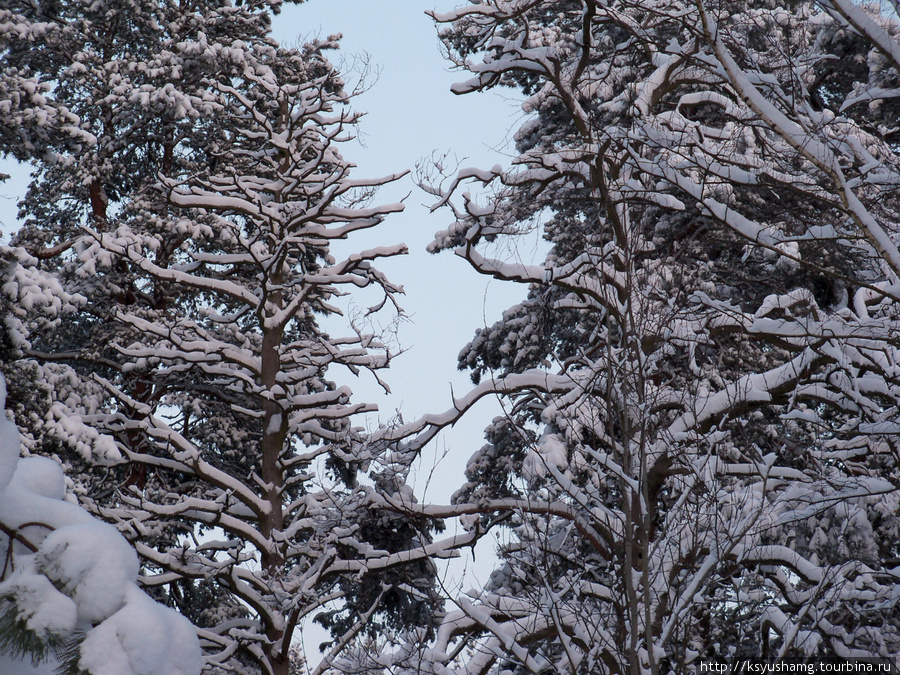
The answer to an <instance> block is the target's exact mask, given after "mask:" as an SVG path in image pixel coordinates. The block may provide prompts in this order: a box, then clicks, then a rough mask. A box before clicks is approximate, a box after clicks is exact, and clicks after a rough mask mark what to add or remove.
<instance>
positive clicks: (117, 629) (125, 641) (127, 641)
mask: <svg viewBox="0 0 900 675" xmlns="http://www.w3.org/2000/svg"><path fill="white" fill-rule="evenodd" d="M5 404H6V385H5V383H4V382H3V379H2V377H0V409H4V408H5ZM20 444H21V441H20V438H19V434H18V430H17V429H16V427H15V425H14V424H13V423H12V422H10V421H9V420H7V419H6V418H5V417H3V416H2V414H0V524H2V526H3V527H4V528H6V530H7V531H11V532H15V533H16V534H17V536H18V537H19V541H18V542H16V543H14V544H13V563H14V567H13V569H14V571H13V572H12V574H10V575H9V576H7V577H6V578H5V579H4V580H3V581H2V582H0V596H5V597H7V598H10V599H12V600H13V601H14V602H15V604H16V607H17V609H18V611H19V615H20V616H21V618H22V619H24V620H25V621H26V623H27V625H28V627H29V628H30V629H31V630H32V631H34V632H35V633H36V634H37V635H39V636H41V637H47V636H49V635H58V636H66V635H68V634H70V633H72V632H73V631H75V630H84V631H85V639H84V642H83V643H82V645H81V648H80V651H81V658H80V661H79V667H81V668H82V669H84V670H85V671H87V672H88V673H90V675H161V674H163V673H165V674H166V675H199V673H200V669H201V666H202V657H201V654H200V643H199V641H198V639H197V634H196V631H195V630H194V627H193V626H192V625H191V623H190V622H189V621H188V620H187V619H185V618H184V617H183V616H181V615H180V614H178V613H177V612H175V611H173V610H171V609H169V608H167V607H164V606H162V605H160V604H158V603H156V602H154V601H153V600H151V599H150V598H149V597H148V596H147V595H146V594H145V593H144V592H143V591H141V590H140V588H139V587H138V585H137V583H136V582H137V576H138V572H139V569H140V565H139V563H138V558H137V555H136V554H135V552H134V549H133V548H132V547H131V545H130V544H129V543H128V542H127V541H126V540H125V538H124V537H123V536H122V535H121V534H119V533H118V532H117V531H116V529H115V528H114V527H112V526H110V525H107V524H105V523H101V522H100V521H98V520H95V519H94V518H93V517H92V516H91V515H90V514H89V513H88V512H87V511H85V510H84V509H82V508H81V507H79V506H76V505H74V504H70V503H68V502H65V501H63V496H64V494H65V483H64V476H63V472H62V469H61V468H60V467H59V465H57V464H56V462H54V461H53V460H51V459H48V458H44V457H27V458H22V459H20V458H19V449H20ZM8 545H9V541H8V540H7V539H6V537H5V536H2V535H0V548H6V546H8ZM47 667H49V665H48V664H43V665H40V666H38V667H36V668H35V667H32V666H31V663H30V661H28V660H26V661H24V662H20V661H14V660H10V659H8V658H7V657H4V656H2V655H0V672H3V673H7V674H10V673H12V674H20V673H21V674H25V673H43V672H45V670H46V669H47ZM50 670H52V668H51V669H50ZM48 672H49V671H48Z"/></svg>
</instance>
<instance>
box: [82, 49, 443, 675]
mask: <svg viewBox="0 0 900 675" xmlns="http://www.w3.org/2000/svg"><path fill="white" fill-rule="evenodd" d="M235 51H236V50H235ZM233 58H236V55H233ZM244 58H246V60H247V62H248V64H249V65H248V68H247V69H246V70H245V72H244V74H243V75H242V76H241V77H240V78H232V81H231V82H229V83H222V82H215V81H210V82H209V86H210V97H211V99H212V100H213V105H216V106H217V107H218V110H219V112H218V115H219V117H220V118H221V119H223V120H225V121H226V122H227V123H226V125H225V126H226V128H227V129H228V133H229V139H228V145H227V147H223V149H222V151H221V153H220V157H219V162H218V165H217V169H216V171H208V172H204V173H202V174H199V175H196V174H195V175H193V176H185V177H184V178H183V179H182V178H174V177H170V178H165V179H164V180H165V184H166V186H167V187H168V189H169V191H170V200H171V202H172V203H173V204H174V205H175V206H176V207H178V208H179V209H180V215H179V217H178V219H177V220H174V221H170V227H172V228H174V229H176V230H178V231H180V232H181V233H182V234H183V237H182V239H183V244H182V245H181V247H180V248H179V250H178V251H177V252H176V253H175V254H174V255H173V256H172V259H171V260H170V264H168V265H165V266H163V265H160V264H159V263H158V261H157V257H156V250H157V247H158V245H159V242H158V240H157V239H155V238H153V237H150V236H147V234H146V232H145V231H144V230H142V229H132V228H131V227H129V224H128V223H120V224H119V226H118V227H117V228H116V230H115V231H113V232H103V231H100V230H97V229H91V228H89V229H88V231H89V233H90V236H91V237H92V239H93V242H92V243H91V244H89V245H87V246H86V247H85V248H84V250H83V251H82V252H81V254H80V259H81V260H82V261H83V262H84V264H87V265H90V266H94V265H96V269H98V270H100V269H102V268H103V266H104V264H105V263H104V261H110V263H112V264H120V263H123V262H124V263H127V264H128V265H130V266H133V267H134V268H135V269H137V270H140V273H141V274H142V275H146V278H147V279H150V280H152V281H153V283H155V284H172V285H177V286H178V287H179V288H180V289H181V290H182V292H185V293H186V292H188V291H190V292H191V294H192V296H191V297H192V298H193V303H192V304H191V305H187V304H183V305H180V306H179V307H178V308H177V311H176V309H175V308H172V309H170V310H169V311H168V312H166V313H165V314H163V313H160V314H156V315H154V316H152V317H147V316H146V315H145V314H144V313H143V312H139V311H128V310H127V309H117V310H116V311H115V315H114V316H115V319H116V320H117V321H119V322H121V323H122V324H124V325H127V326H130V327H131V328H133V333H132V334H133V335H134V336H135V338H133V339H132V340H131V341H129V342H127V343H125V342H122V343H120V344H117V345H116V346H115V349H116V351H117V353H118V354H119V355H120V356H121V357H122V358H124V359H125V362H126V365H125V369H126V370H134V371H137V372H140V373H141V382H142V383H143V385H144V386H145V387H146V388H147V389H148V390H151V391H152V392H153V394H152V396H150V397H149V398H148V399H147V400H150V401H153V402H155V403H154V405H150V404H148V403H147V402H146V401H141V400H138V399H137V398H136V397H134V396H133V395H130V394H129V392H128V391H126V390H125V389H124V388H123V387H121V386H119V385H118V384H116V382H115V381H114V380H113V379H112V378H104V377H101V376H99V375H97V376H96V379H97V380H98V381H100V382H102V384H103V385H104V386H105V387H106V388H107V389H108V391H109V392H110V393H111V394H112V396H113V397H114V398H115V400H116V401H117V409H116V411H115V412H114V413H113V414H111V415H110V414H105V413H104V414H98V415H94V416H85V418H84V420H85V421H86V422H88V423H89V424H91V425H93V426H95V427H104V428H107V429H110V430H111V431H113V432H114V433H115V434H116V436H117V438H118V439H119V440H120V447H121V448H122V451H123V452H124V454H125V455H126V457H127V459H128V461H129V462H130V463H131V464H132V465H134V466H140V467H144V471H143V472H142V474H141V475H142V480H141V481H140V482H138V483H134V484H133V485H131V486H128V487H129V488H131V489H127V488H126V489H125V490H123V493H122V495H121V498H120V503H119V504H118V505H117V506H115V507H106V508H103V509H102V510H101V512H102V513H103V514H104V515H105V516H106V517H107V518H113V519H115V520H117V522H118V523H119V525H120V527H121V528H122V529H123V530H124V531H128V532H131V533H133V535H132V536H133V538H134V539H135V543H136V546H137V549H138V551H139V553H140V554H141V556H142V557H143V559H144V560H145V564H146V565H147V566H148V567H149V568H150V569H151V570H153V571H154V572H156V575H155V578H154V577H153V576H148V578H145V580H144V582H145V583H146V584H151V585H152V584H154V583H158V584H161V585H167V586H170V587H173V588H178V583H179V582H182V581H184V580H190V579H207V580H212V581H214V582H215V583H216V585H217V588H218V589H220V590H225V591H227V593H228V595H229V598H230V599H231V604H230V608H231V616H227V617H216V618H215V620H212V619H210V618H208V617H204V619H203V622H202V623H206V624H207V627H206V628H205V629H204V630H202V631H201V636H202V637H203V638H204V640H205V642H206V644H207V646H208V647H213V646H214V647H218V648H219V649H220V652H219V654H212V655H211V656H210V657H209V660H210V662H211V663H216V662H218V661H219V660H221V661H223V662H225V663H228V664H230V666H232V667H233V665H234V664H233V663H232V661H233V659H234V658H235V657H236V656H243V657H245V658H246V657H250V658H251V660H252V661H255V665H253V666H251V670H250V671H248V672H253V670H254V669H258V668H262V669H263V671H264V672H271V673H281V672H285V673H286V672H287V668H288V659H287V656H288V653H289V648H290V643H291V639H292V636H293V632H294V630H295V629H296V627H297V625H298V624H299V622H301V621H304V620H306V619H308V618H310V617H311V616H314V615H315V614H316V613H317V612H319V611H324V610H326V609H331V606H332V605H336V606H337V607H339V608H340V607H345V608H347V610H348V611H349V615H346V614H345V615H344V616H343V621H339V622H337V623H336V624H335V625H336V626H340V627H341V630H340V633H339V634H338V635H337V636H336V637H337V640H336V644H335V648H334V651H335V652H339V651H340V650H341V649H342V648H343V647H344V646H345V645H346V644H347V643H348V642H349V641H350V640H352V639H353V638H354V637H355V636H356V635H357V634H358V633H360V632H361V631H362V630H364V629H366V628H367V625H366V624H367V621H368V620H369V619H370V617H371V615H373V614H375V613H376V612H382V611H383V608H384V607H390V606H392V605H393V606H410V605H411V606H413V607H416V606H418V607H420V608H422V609H424V610H425V614H424V616H426V617H427V607H428V605H429V604H430V603H431V602H432V598H431V596H430V595H429V588H428V583H429V580H428V575H429V574H430V572H431V567H430V565H429V564H428V563H427V561H424V560H422V561H421V562H420V563H418V567H417V571H416V573H414V574H411V575H410V576H409V578H406V579H402V580H400V579H395V580H394V583H391V582H389V581H382V582H379V577H378V575H377V572H378V571H379V570H386V569H387V568H390V567H397V566H400V564H401V563H404V562H408V560H409V556H408V555H406V553H407V552H406V550H405V548H406V547H408V546H412V547H416V546H418V545H419V544H420V543H422V542H421V541H420V537H421V536H422V535H420V534H419V533H418V532H416V531H415V530H412V531H409V532H408V536H407V537H406V541H394V542H392V543H393V544H394V547H395V548H394V550H390V551H388V550H386V548H385V547H383V546H380V545H377V544H378V543H379V537H383V536H384V534H385V533H394V535H395V536H394V538H395V539H398V540H399V539H401V537H398V536H397V532H398V527H399V520H398V519H396V518H393V517H381V516H378V515H377V514H372V513H370V511H369V507H370V506H371V501H372V493H373V488H371V487H366V486H361V485H359V484H358V483H357V481H356V474H357V471H358V470H360V469H369V470H371V471H372V472H373V473H374V474H376V475H377V474H379V471H380V470H381V469H384V470H386V471H391V470H392V467H390V466H388V464H387V460H388V458H386V457H381V456H377V455H376V454H375V453H360V452H357V451H356V450H355V449H356V448H358V447H359V443H358V442H357V443H355V442H354V439H355V436H357V435H358V434H357V432H355V431H354V430H353V429H352V428H351V427H350V418H351V417H352V416H353V415H354V414H357V413H360V412H365V411H367V410H372V409H374V406H371V405H368V404H365V403H352V402H351V401H350V396H351V392H350V389H349V388H347V387H346V386H338V385H336V384H335V383H333V382H332V381H330V380H329V379H326V371H330V372H333V371H334V369H335V368H339V367H345V368H346V369H347V370H348V371H349V372H353V373H358V372H360V371H372V372H374V371H376V370H379V369H381V368H384V367H386V366H387V365H388V362H389V360H390V353H389V352H388V348H387V346H386V345H383V344H381V342H380V341H379V339H378V338H377V337H376V336H375V335H372V334H369V333H365V332H363V331H362V330H361V329H360V330H358V331H357V332H355V333H354V334H352V335H350V336H349V337H340V338H338V337H332V336H331V335H329V334H328V333H327V332H325V330H324V329H323V328H322V327H321V326H320V325H319V321H320V318H319V317H322V316H328V315H334V314H337V313H339V311H338V310H337V309H336V308H335V307H333V306H332V305H331V304H330V302H331V301H332V299H333V298H334V297H336V296H339V295H342V294H345V293H346V292H347V291H344V290H343V289H345V288H348V287H349V288H377V289H379V291H380V293H381V297H380V298H379V299H377V302H376V303H375V306H373V307H372V308H371V309H370V311H372V312H375V311H378V310H379V309H381V308H382V307H384V306H386V305H387V306H389V307H390V306H395V296H396V294H397V293H399V292H400V290H401V289H400V288H399V287H397V286H394V285H393V284H391V283H390V282H389V281H388V280H387V279H386V278H385V277H384V276H383V275H382V274H381V273H380V272H379V271H378V270H377V269H376V268H375V267H374V264H373V262H374V261H375V260H377V259H379V258H383V257H386V256H393V255H398V254H402V253H405V251H406V249H405V247H404V246H403V245H397V246H393V247H386V248H376V249H371V250H367V251H362V252H359V253H353V254H350V255H348V256H346V257H344V258H343V259H336V258H335V257H334V256H333V255H332V253H331V244H332V242H333V241H335V240H339V239H346V238H348V237H351V236H352V235H353V233H354V232H356V231H359V230H362V229H367V228H371V227H374V226H376V225H377V224H378V223H380V222H381V221H382V219H383V218H384V217H385V216H386V215H387V214H389V213H392V212H396V211H399V210H401V209H402V205H400V204H391V205H387V206H383V207H372V206H368V205H367V203H366V202H368V200H369V198H370V196H371V192H372V191H373V190H374V189H376V188H377V187H379V186H380V185H383V184H385V183H387V182H389V181H391V180H394V179H395V178H396V176H389V177H387V178H384V179H379V180H371V181H367V180H354V179H351V178H350V177H349V173H350V169H351V165H350V164H349V163H348V162H347V161H346V160H345V159H344V158H343V157H342V156H341V155H340V154H339V152H338V150H337V147H336V146H337V144H338V143H340V142H341V141H342V140H345V139H346V138H348V137H349V136H348V134H349V133H350V131H351V130H352V128H353V125H354V124H355V122H356V116H355V115H353V114H352V113H348V112H346V111H343V112H342V111H340V110H336V108H337V107H339V106H340V104H343V103H345V102H346V98H347V95H346V94H345V93H344V91H343V88H342V86H341V82H340V80H339V79H338V78H337V76H336V73H335V72H334V71H333V70H332V69H331V68H330V67H328V66H327V63H326V62H325V61H324V60H323V59H322V57H321V56H320V55H319V52H318V51H312V52H309V53H306V54H304V55H302V58H301V57H299V56H295V58H290V55H285V54H282V53H279V52H277V51H275V50H273V51H272V52H271V53H270V54H253V53H252V52H251V51H249V50H247V51H246V52H245V54H244ZM312 66H314V67H312ZM317 70H318V71H320V72H321V73H322V74H321V75H319V76H315V77H310V74H311V73H315V72H316V71H317ZM133 438H138V439H139V444H138V445H135V444H134V443H133V442H132V441H131V440H130V439H133ZM379 462H385V463H384V464H379ZM172 474H176V475H178V480H177V482H175V483H172V482H171V480H170V478H169V477H170V476H171V475H172ZM386 481H387V482H390V481H389V480H388V479H387V478H386ZM397 488H399V486H396V487H395V488H394V489H397ZM373 516H374V517H373ZM198 527H199V528H200V531H206V530H207V528H208V529H209V531H210V533H209V534H208V535H207V536H208V537H213V536H214V539H207V540H205V541H204V540H203V539H200V540H198V539H197V538H196V535H197V534H198V529H197V528H198ZM173 528H174V530H173ZM179 530H180V531H179ZM154 532H165V533H166V535H167V537H164V538H163V539H166V538H168V541H157V542H155V543H147V536H148V535H151V533H154ZM423 534H424V533H423ZM423 541H424V540H423ZM398 548H399V550H398ZM413 557H415V556H413ZM418 557H419V558H420V559H422V558H423V556H422V554H419V556H418ZM367 573H371V574H370V575H369V576H366V575H367ZM351 577H356V578H365V580H366V581H367V582H368V584H369V585H368V587H367V588H365V589H362V590H360V588H359V585H358V584H350V585H347V584H345V583H344V580H345V579H347V578H351ZM401 582H402V587H401ZM417 586H420V587H421V588H417ZM372 591H374V592H372ZM360 594H362V595H360ZM344 599H346V601H342V600H344ZM332 611H333V610H332ZM417 618H420V617H417Z"/></svg>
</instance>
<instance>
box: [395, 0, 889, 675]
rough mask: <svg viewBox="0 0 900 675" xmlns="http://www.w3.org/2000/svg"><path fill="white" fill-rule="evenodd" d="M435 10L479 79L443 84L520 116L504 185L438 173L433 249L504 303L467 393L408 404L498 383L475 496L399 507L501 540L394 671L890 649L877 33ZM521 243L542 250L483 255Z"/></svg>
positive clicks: (768, 7)
mask: <svg viewBox="0 0 900 675" xmlns="http://www.w3.org/2000/svg"><path fill="white" fill-rule="evenodd" d="M434 16H435V19H436V20H437V21H438V23H440V24H444V28H443V31H442V32H441V38H442V41H443V43H444V45H445V46H446V48H447V50H448V53H449V55H450V57H451V58H452V59H453V60H454V62H455V63H456V65H458V66H459V67H461V68H462V69H465V70H468V71H469V72H470V73H471V74H472V78H471V79H469V80H468V81H466V82H464V83H461V84H459V85H457V86H456V87H455V91H456V93H460V94H463V93H469V92H475V91H481V90H484V89H488V88H490V87H498V86H499V87H510V88H513V89H515V90H518V91H520V92H521V93H522V94H524V95H525V96H526V97H527V98H526V99H525V102H524V104H523V109H524V111H525V113H526V118H525V121H524V123H523V124H522V126H521V127H520V128H519V130H518V132H517V134H516V136H515V139H516V142H517V148H518V153H519V154H518V156H517V157H516V159H515V160H514V161H513V164H512V166H511V167H510V168H509V169H506V170H503V169H501V168H500V167H495V168H494V169H492V170H490V171H481V170H474V169H472V170H464V171H462V172H461V173H459V174H458V175H457V176H456V177H455V178H453V179H452V180H448V181H447V183H446V184H445V185H443V186H441V185H439V184H434V183H433V184H432V187H431V188H430V189H431V190H432V191H433V192H434V194H435V195H436V196H438V197H439V202H438V203H437V205H436V206H438V207H440V206H446V207H448V208H449V209H452V213H453V216H454V220H455V222H453V224H452V225H451V226H450V228H449V229H448V230H446V231H444V232H441V233H439V234H438V236H437V238H436V240H435V241H434V243H433V245H432V248H433V250H435V251H439V250H446V249H449V250H453V251H455V252H456V254H457V255H459V256H461V257H462V258H464V259H465V260H467V261H468V262H469V264H471V265H472V266H473V267H474V268H475V269H476V270H478V271H479V272H481V273H483V274H486V275H490V276H492V277H494V278H497V279H502V280H508V281H511V282H518V283H522V284H527V285H528V288H529V295H528V298H527V300H525V301H524V302H523V303H521V304H520V305H518V306H516V307H513V308H511V309H509V310H508V311H507V312H506V313H505V314H504V315H503V317H502V319H501V320H500V321H498V322H497V323H496V324H495V325H494V326H492V327H490V328H487V329H484V330H481V331H478V332H477V334H476V337H475V339H474V340H473V341H472V342H471V343H470V344H469V345H468V346H467V347H466V348H465V349H464V350H463V352H462V353H461V355H460V366H461V367H463V368H468V369H471V371H472V374H473V378H474V379H475V381H476V383H478V382H479V381H480V384H478V385H477V387H476V388H475V389H474V390H473V391H472V392H471V393H470V394H468V395H467V396H466V397H464V398H463V399H460V400H458V401H457V402H456V405H455V406H454V410H453V411H451V412H449V413H448V414H447V415H445V416H444V417H442V418H433V421H439V422H440V423H445V422H447V421H448V420H450V419H455V418H457V417H458V416H459V415H460V414H463V412H461V411H464V410H465V409H466V408H467V407H468V405H469V403H470V402H471V401H473V400H475V399H476V398H478V397H479V396H481V395H485V394H486V393H489V392H496V393H497V394H499V395H501V396H502V397H503V399H504V401H505V407H506V411H507V412H506V415H504V416H503V417H500V418H498V419H496V420H494V422H493V424H492V425H491V426H490V428H489V429H488V433H487V440H488V444H487V445H486V446H484V447H483V448H482V449H481V450H480V451H479V452H477V453H476V454H475V455H474V456H473V457H472V459H471V460H470V462H469V466H468V469H467V478H468V482H467V483H466V484H465V486H464V487H463V488H462V489H461V490H460V491H459V492H458V493H457V494H456V496H455V498H454V504H452V505H451V506H448V507H446V508H444V509H439V508H436V507H430V508H428V509H425V508H419V509H417V508H416V507H415V506H414V505H407V508H408V509H409V510H410V511H411V512H415V511H419V512H425V511H427V512H428V513H430V514H432V515H441V516H451V515H464V516H465V517H466V519H465V522H466V523H467V524H468V526H469V527H470V528H472V530H473V531H475V532H477V531H479V530H481V531H483V530H484V529H486V528H487V527H489V526H491V525H493V524H495V523H498V522H502V523H504V524H505V527H506V528H507V533H508V534H507V535H506V539H507V543H506V545H505V546H504V547H503V549H502V550H501V557H502V565H501V566H500V567H499V568H498V569H497V570H496V572H495V573H494V575H493V576H492V577H491V579H490V581H489V583H488V584H487V585H486V587H485V588H483V589H482V590H481V591H480V592H478V593H476V594H475V595H474V596H464V597H461V598H458V599H457V607H458V608H457V610H456V611H454V612H451V613H449V614H448V615H447V616H446V618H445V619H444V621H443V623H442V625H441V627H440V628H439V630H438V638H437V641H436V643H433V644H431V645H430V647H428V648H427V649H424V651H423V649H422V648H413V647H412V646H407V647H406V648H404V649H401V650H400V651H399V652H397V661H398V662H399V663H402V664H405V666H406V667H408V669H409V672H417V673H419V672H423V671H425V672H446V671H445V670H444V669H445V668H451V669H452V670H454V672H466V673H501V672H502V673H508V672H516V673H524V672H558V673H684V672H690V670H691V668H692V667H693V666H694V665H696V664H697V663H698V662H699V660H701V659H709V658H713V657H720V658H732V657H734V656H737V655H748V656H764V657H776V656H805V655H840V656H851V655H853V656H860V655H877V656H888V657H892V658H894V659H896V657H897V655H898V654H900V630H898V624H897V616H898V607H897V600H896V598H897V597H898V595H897V593H898V590H900V584H898V582H900V576H898V568H897V564H898V555H897V552H898V551H897V543H896V542H897V541H898V539H897V534H898V524H900V523H898V518H897V512H898V511H897V507H898V493H897V481H898V452H897V451H898V444H897V438H898V437H897V435H896V434H897V431H898V421H900V418H898V402H900V386H898V385H900V383H898V375H900V370H898V365H900V361H898V336H900V323H898V319H900V313H898V309H900V305H898V302H900V285H898V282H900V276H898V275H900V253H898V249H897V243H898V226H897V223H898V222H900V221H898V219H897V215H898V211H897V207H898V196H897V186H898V185H900V171H898V169H900V154H898V151H897V149H898V146H897V128H898V121H900V115H898V113H900V108H898V107H897V100H898V99H897V95H898V92H900V39H898V38H900V30H898V25H897V21H896V18H895V17H894V18H892V17H889V16H886V15H882V14H880V13H879V12H878V11H877V5H874V6H860V5H857V4H855V3H853V2H851V1H850V0H835V1H833V2H820V3H814V2H802V1H800V2H788V1H780V0H742V1H740V2H730V1H729V2H718V1H713V0H711V1H702V0H698V1H696V2H678V1H675V2H672V1H671V0H665V1H662V0H609V1H606V0H528V1H526V2H521V1H518V0H491V1H490V2H487V1H475V2H472V3H470V4H467V5H466V6H464V7H462V8H460V9H458V10H455V11H452V12H449V13H447V14H435V15H434ZM469 182H475V183H480V184H483V185H487V186H491V187H492V188H493V193H492V194H493V197H492V198H490V199H487V200H482V201H483V203H476V201H475V200H473V199H472V198H471V196H470V194H469V193H468V192H464V190H463V186H464V185H465V184H466V183H469ZM460 193H462V194H461V196H460ZM535 227H542V228H543V233H544V237H545V238H546V239H547V241H548V242H549V244H550V247H551V248H550V252H549V254H548V256H547V258H546V260H545V261H544V262H543V264H541V265H536V266H528V265H523V264H521V263H520V262H518V261H506V260H502V259H498V257H499V256H496V254H495V255H494V256H492V255H491V254H489V253H488V250H487V249H488V247H489V245H490V242H493V241H497V242H499V243H500V244H501V245H502V250H509V248H510V246H511V245H512V242H514V241H515V239H514V238H515V237H516V236H517V235H520V234H522V233H523V232H525V233H527V232H532V231H533V229H534V228H535ZM429 433H430V432H429ZM476 515H478V516H479V517H477V518H476V517H474V516H476Z"/></svg>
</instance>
